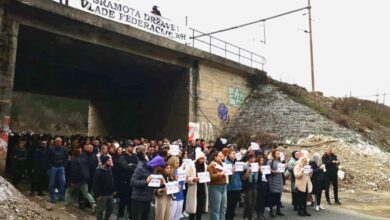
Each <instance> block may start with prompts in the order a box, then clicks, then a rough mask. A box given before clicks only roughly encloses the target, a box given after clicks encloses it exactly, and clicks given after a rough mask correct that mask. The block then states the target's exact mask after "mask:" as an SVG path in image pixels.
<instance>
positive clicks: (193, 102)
mask: <svg viewBox="0 0 390 220" xmlns="http://www.w3.org/2000/svg"><path fill="white" fill-rule="evenodd" d="M189 81H190V82H189V88H188V90H189V93H190V95H189V100H190V102H189V104H190V106H189V111H190V112H189V121H190V122H197V121H198V86H199V64H198V63H194V65H193V67H192V68H190V80H189Z"/></svg>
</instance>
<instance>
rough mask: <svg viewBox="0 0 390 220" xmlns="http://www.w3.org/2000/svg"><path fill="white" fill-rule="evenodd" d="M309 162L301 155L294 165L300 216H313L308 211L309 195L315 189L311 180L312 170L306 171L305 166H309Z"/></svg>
mask: <svg viewBox="0 0 390 220" xmlns="http://www.w3.org/2000/svg"><path fill="white" fill-rule="evenodd" d="M308 164H309V159H308V158H307V157H301V158H300V159H299V160H298V163H297V164H296V165H295V167H294V176H295V190H296V192H297V205H298V215H299V216H311V215H310V214H309V213H308V212H307V207H306V204H307V202H306V199H307V195H308V194H309V193H311V192H312V189H313V185H312V183H311V180H310V177H311V175H312V171H310V172H309V173H305V172H304V170H305V166H308Z"/></svg>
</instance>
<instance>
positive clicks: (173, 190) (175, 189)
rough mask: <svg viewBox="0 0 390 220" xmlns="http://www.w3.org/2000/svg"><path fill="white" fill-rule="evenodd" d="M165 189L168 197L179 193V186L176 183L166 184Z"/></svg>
mask: <svg viewBox="0 0 390 220" xmlns="http://www.w3.org/2000/svg"><path fill="white" fill-rule="evenodd" d="M165 188H166V189H167V194H168V195H170V194H174V193H178V192H180V185H179V182H177V181H174V182H168V183H166V184H165Z"/></svg>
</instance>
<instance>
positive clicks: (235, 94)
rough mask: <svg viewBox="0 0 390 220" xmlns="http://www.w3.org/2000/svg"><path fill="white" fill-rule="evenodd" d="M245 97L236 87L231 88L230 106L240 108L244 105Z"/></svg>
mask: <svg viewBox="0 0 390 220" xmlns="http://www.w3.org/2000/svg"><path fill="white" fill-rule="evenodd" d="M244 100H245V95H244V93H243V92H242V91H241V90H240V89H239V88H235V87H229V104H230V105H234V106H238V105H241V104H242V103H244Z"/></svg>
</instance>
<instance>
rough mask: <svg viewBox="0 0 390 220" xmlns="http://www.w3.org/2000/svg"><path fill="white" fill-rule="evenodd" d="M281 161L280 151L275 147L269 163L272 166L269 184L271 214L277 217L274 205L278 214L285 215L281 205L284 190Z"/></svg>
mask: <svg viewBox="0 0 390 220" xmlns="http://www.w3.org/2000/svg"><path fill="white" fill-rule="evenodd" d="M281 163H282V162H281V161H280V151H279V150H277V149H273V150H272V152H271V158H270V160H269V161H268V163H267V165H269V166H270V167H271V175H270V176H269V178H268V185H269V191H270V194H269V203H270V204H269V205H270V216H271V217H275V213H274V212H273V207H275V206H276V215H279V216H284V214H283V213H282V212H281V211H280V206H281V204H282V201H281V198H282V192H283V174H284V173H283V172H280V171H279V164H281Z"/></svg>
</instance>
